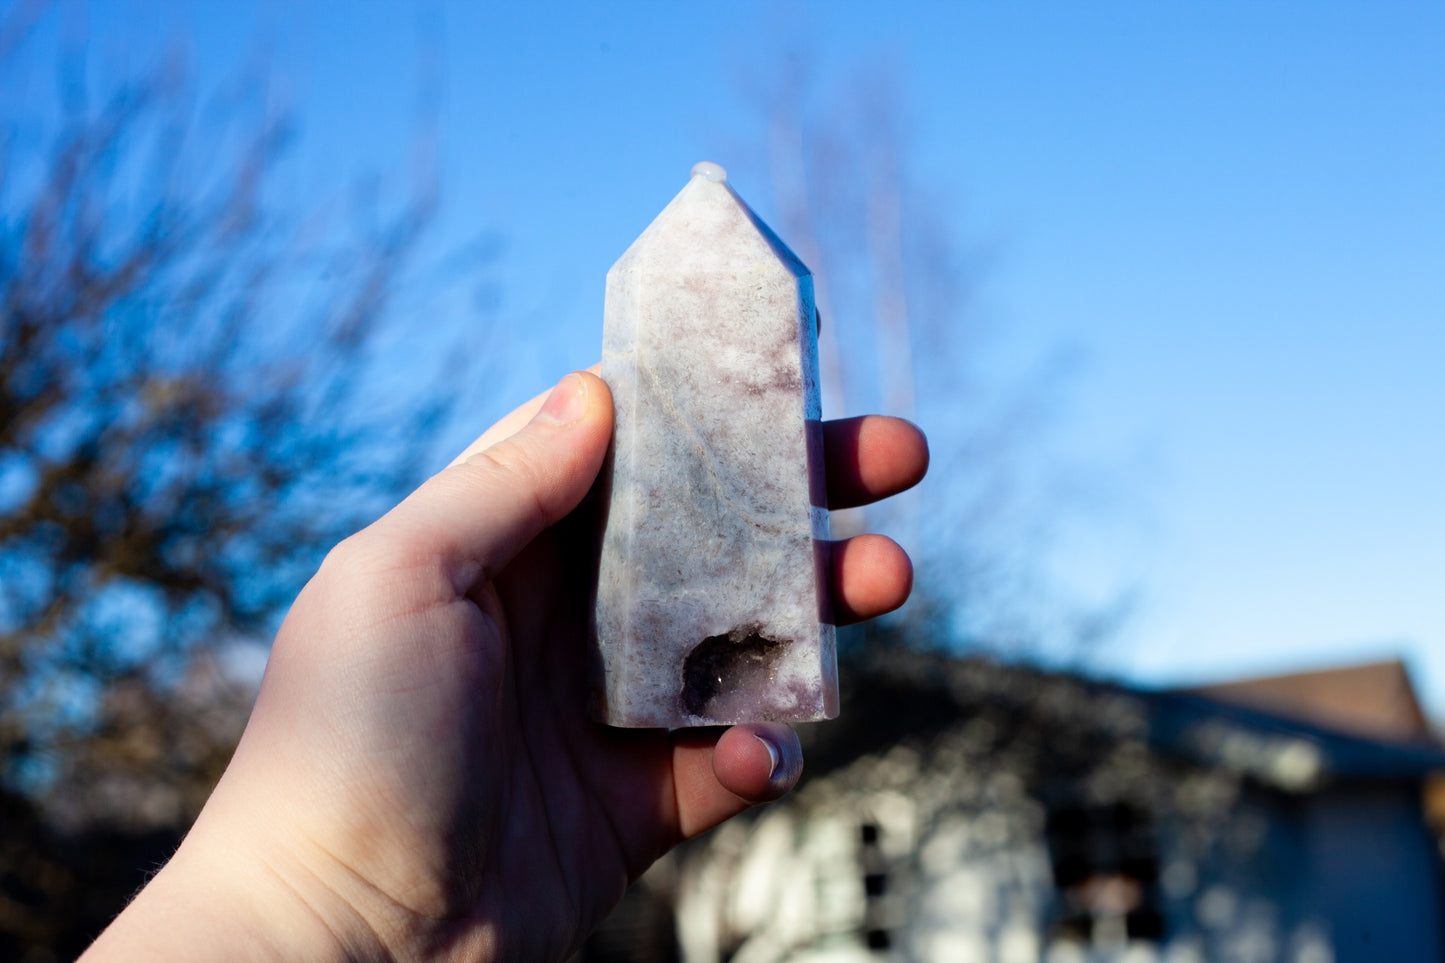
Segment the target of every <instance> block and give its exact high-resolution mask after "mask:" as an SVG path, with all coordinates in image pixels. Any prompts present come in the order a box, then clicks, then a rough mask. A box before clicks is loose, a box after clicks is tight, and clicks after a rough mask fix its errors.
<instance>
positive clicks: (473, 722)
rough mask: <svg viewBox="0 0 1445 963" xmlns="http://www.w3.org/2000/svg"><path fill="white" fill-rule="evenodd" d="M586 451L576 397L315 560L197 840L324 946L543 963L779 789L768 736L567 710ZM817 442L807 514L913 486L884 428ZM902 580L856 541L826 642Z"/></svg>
mask: <svg viewBox="0 0 1445 963" xmlns="http://www.w3.org/2000/svg"><path fill="white" fill-rule="evenodd" d="M579 377H580V376H579ZM583 384H584V385H592V386H595V387H594V388H592V389H591V390H593V391H594V394H595V395H597V396H601V397H602V398H604V399H605V389H602V390H598V389H601V382H600V381H597V380H596V379H586V378H585V377H583ZM559 390H560V389H559ZM539 424H540V425H541V427H537V426H538V425H539ZM870 426H871V428H870ZM609 428H610V411H609V409H608V408H607V407H605V406H602V405H601V404H600V403H598V402H597V398H596V397H594V398H593V403H592V405H591V407H590V408H588V409H587V413H586V414H585V415H584V416H581V417H578V418H576V419H574V420H573V421H572V422H568V423H566V424H565V425H563V426H561V427H557V426H553V425H548V424H547V423H545V421H544V420H542V419H541V418H539V419H534V420H533V421H531V422H528V427H527V428H525V429H523V430H522V431H521V432H519V433H518V434H517V435H515V436H513V438H509V439H508V440H507V441H504V442H501V443H500V444H499V445H497V446H496V447H488V448H486V449H485V450H483V451H482V452H481V453H480V454H479V453H477V452H472V453H471V456H470V457H469V458H468V459H466V460H465V462H464V463H463V464H462V465H461V467H460V468H458V469H456V470H455V471H453V470H449V471H448V472H445V473H443V474H442V475H440V476H438V477H437V478H435V479H433V480H432V482H429V483H428V485H427V486H424V487H423V489H421V490H419V491H418V493H416V494H415V495H413V496H412V498H410V499H408V500H407V501H406V502H404V503H403V504H402V505H401V506H399V507H398V508H397V509H396V510H395V511H393V512H392V513H390V514H389V515H388V516H387V517H385V518H383V519H382V520H380V521H379V522H378V523H376V524H375V525H373V526H372V527H371V528H370V529H368V530H367V532H363V533H361V534H360V535H358V536H356V537H354V538H353V539H350V540H348V541H347V542H346V543H343V544H342V545H341V546H339V547H338V548H337V549H336V550H335V551H333V553H332V555H331V556H329V557H328V559H327V562H326V563H325V564H324V565H323V566H322V568H321V571H320V572H318V574H317V576H316V578H314V579H313V580H312V582H311V583H310V584H309V585H308V586H307V587H306V589H305V590H304V591H303V592H302V595H301V597H300V598H298V600H297V603H296V605H295V606H294V607H293V610H292V612H291V614H290V616H288V618H287V621H286V624H285V625H284V626H283V628H282V630H281V632H280V634H279V635H278V637H277V641H276V644H275V646H274V648H273V651H272V658H271V662H270V664H269V665H268V668H267V676H266V680H265V682H264V683H263V686H262V691H261V694H260V696H259V698H258V700H257V705H256V710H255V712H254V713H253V716H252V719H251V723H250V725H248V727H247V732H246V734H245V736H244V737H243V739H242V742H241V745H240V747H239V748H238V750H237V753H236V757H235V760H234V761H233V764H232V767H231V769H230V770H228V772H227V776H226V778H225V779H223V781H222V783H221V786H220V787H218V790H217V792H216V794H215V796H213V798H212V801H211V802H210V803H208V805H207V812H206V813H203V814H202V820H201V822H200V823H198V830H201V832H199V833H198V835H204V836H214V835H217V833H216V832H208V831H206V830H205V828H204V827H203V824H207V823H210V824H214V825H215V827H217V829H219V828H221V827H225V829H226V831H228V832H232V833H234V832H235V831H236V829H237V828H241V829H242V830H243V831H244V830H245V829H247V828H249V829H250V831H252V832H253V833H254V835H255V838H256V840H258V842H257V843H256V844H255V845H254V847H253V848H254V850H255V851H256V852H257V853H258V854H259V858H260V859H261V860H262V861H263V862H268V865H269V868H270V869H271V871H272V872H273V873H275V875H277V876H284V877H286V883H287V885H288V887H289V888H291V889H294V890H297V891H298V892H303V891H308V888H309V889H310V890H311V891H319V892H320V893H321V894H322V895H321V898H320V902H321V903H323V904H324V905H325V908H324V909H322V910H318V911H317V914H316V915H318V916H322V917H324V918H325V923H326V925H327V927H328V928H329V929H331V930H332V931H334V932H335V931H340V930H343V929H347V927H348V926H349V925H350V928H351V929H353V930H354V929H355V928H356V927H355V926H354V925H352V924H355V923H356V922H357V921H361V922H362V923H364V927H363V928H366V929H369V931H370V932H371V933H372V934H373V936H374V938H375V942H376V943H377V944H379V948H380V949H382V950H384V951H385V952H386V953H388V954H390V955H391V956H394V957H398V958H413V957H416V958H419V957H438V956H444V957H455V958H468V959H471V958H477V959H486V958H493V959H495V958H514V959H547V958H555V959H560V958H564V957H565V956H566V954H567V953H568V952H570V951H571V950H572V949H575V947H576V946H577V944H578V943H580V941H581V939H582V938H583V937H585V935H586V934H587V932H588V931H590V929H591V928H592V927H593V926H594V925H595V924H596V923H597V922H598V921H599V920H600V919H601V917H602V916H603V915H604V914H605V913H606V912H607V910H608V909H610V908H611V907H612V906H613V905H614V904H615V903H616V901H617V899H618V898H620V896H621V894H622V891H623V890H624V888H625V887H626V885H627V884H628V882H630V881H631V880H632V879H634V878H636V876H637V875H638V874H639V873H640V872H641V871H642V870H643V869H645V868H646V867H647V866H648V865H649V864H650V863H651V862H652V861H653V860H654V859H655V858H657V857H658V856H659V855H661V854H662V853H664V852H665V851H666V850H667V849H669V848H670V847H671V846H672V845H674V844H675V843H676V842H678V841H679V840H680V839H682V838H685V837H687V836H691V835H695V834H696V833H698V832H701V831H703V830H705V829H707V828H709V827H711V826H713V825H715V824H716V823H718V822H720V821H721V820H723V819H725V818H727V817H728V816H730V815H733V814H734V813H736V812H738V811H740V810H741V809H743V808H745V807H746V806H747V805H749V804H750V802H756V801H761V800H763V799H767V798H772V797H774V796H776V795H778V794H780V793H781V792H783V791H785V790H786V789H787V788H789V786H790V785H791V783H792V782H793V781H794V780H795V779H796V776H797V772H798V770H799V769H800V767H801V754H800V750H799V749H798V745H797V740H796V736H795V735H793V734H792V732H791V730H789V729H787V728H786V727H784V726H777V725H771V726H770V725H754V726H737V727H734V728H732V729H729V730H727V731H725V732H720V731H718V730H689V731H685V732H682V733H672V734H669V733H667V732H663V731H660V730H618V729H609V728H607V727H604V726H600V725H597V724H595V723H593V722H591V721H590V720H589V719H588V718H587V715H586V713H585V712H584V711H583V710H584V706H585V700H586V692H585V688H586V685H587V673H586V671H584V667H585V665H586V659H587V652H586V646H587V641H586V640H587V622H588V604H589V599H590V596H591V592H590V579H591V577H592V571H591V565H592V555H593V547H592V538H591V524H590V518H589V517H588V515H587V512H586V510H585V509H584V510H583V511H580V512H572V509H573V508H574V507H575V506H576V505H577V503H578V501H579V500H580V499H581V498H582V495H583V493H585V491H586V490H587V486H588V485H589V484H590V483H591V480H592V479H593V478H594V477H595V475H596V472H597V468H598V465H599V464H600V461H601V457H602V454H603V453H604V452H605V450H606V440H607V436H608V431H609ZM529 432H530V435H529ZM569 433H570V434H569ZM825 435H826V437H827V439H828V440H827V447H828V460H829V500H830V503H832V505H833V507H841V506H844V505H850V504H861V503H865V502H867V501H872V500H874V499H876V498H878V497H882V496H883V495H887V494H891V493H893V492H895V491H899V490H902V489H903V488H906V487H908V485H910V484H912V483H913V482H914V481H916V480H917V477H919V476H921V474H922V472H923V469H924V467H925V466H926V461H927V451H926V446H925V444H924V442H923V440H922V436H921V435H919V434H918V432H917V430H916V429H913V428H912V427H911V426H908V425H906V423H903V422H897V421H896V420H893V419H861V420H854V421H853V422H850V423H838V424H836V425H834V426H829V427H828V429H827V431H826V432H825ZM579 436H580V440H579ZM870 438H871V441H870V440H869V439H870ZM516 439H521V440H520V441H517V440H516ZM484 440H485V438H484ZM548 445H551V446H552V449H551V450H550V451H545V450H543V449H544V448H545V446H548ZM505 446H510V448H506V450H505V451H504V450H502V449H503V448H504V447H505ZM539 452H540V454H539ZM544 455H545V456H546V457H543V456H544ZM554 463H555V464H556V465H560V466H561V467H558V468H555V470H549V471H541V470H537V469H536V468H535V466H536V465H538V464H541V465H544V466H550V465H553V464H554ZM528 465H532V466H533V467H532V468H528V467H527V466H528ZM519 466H521V467H519ZM476 506H491V507H492V509H493V510H492V511H490V512H487V511H485V510H483V512H482V514H480V515H479V514H478V511H477V508H476ZM569 512H571V514H570V515H569V514H568V513H569ZM908 571H909V569H908V563H907V558H906V556H905V555H903V553H902V551H901V550H900V549H899V548H898V547H897V546H896V545H894V544H893V543H892V542H890V541H888V540H887V539H884V538H882V537H881V536H860V537H858V538H855V539H852V540H850V541H849V542H845V543H840V545H839V546H837V547H836V548H835V551H834V565H833V569H832V578H833V586H832V592H833V596H834V600H835V606H834V607H835V621H838V622H839V623H840V624H841V623H844V622H848V621H853V620H856V619H859V618H867V617H871V616H872V615H876V614H879V613H881V612H884V611H888V610H889V609H891V608H894V607H896V606H897V605H899V604H901V603H902V601H903V600H904V598H905V597H906V596H907V593H908V586H909V575H908ZM491 572H495V573H496V574H495V577H492V578H488V577H487V576H488V574H489V573H491ZM760 739H765V740H766V742H767V744H766V745H765V744H764V742H763V741H760ZM770 747H771V750H772V751H771V752H770ZM775 760H781V762H782V767H781V771H780V772H778V773H775V772H773V771H772V770H773V769H774V768H776V767H775V766H774V761H775ZM771 777H776V778H771ZM258 800H259V801H260V804H259V805H258ZM318 884H319V885H318ZM313 901H314V900H313ZM338 907H340V908H339V909H338ZM372 948H373V949H375V948H377V947H372ZM353 955H356V954H353Z"/></svg>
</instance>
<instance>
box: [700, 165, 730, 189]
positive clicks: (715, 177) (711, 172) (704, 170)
mask: <svg viewBox="0 0 1445 963" xmlns="http://www.w3.org/2000/svg"><path fill="white" fill-rule="evenodd" d="M692 176H693V177H703V178H706V179H707V180H710V181H714V182H716V183H719V184H721V183H722V182H723V181H725V180H727V179H728V172H727V171H725V170H723V166H722V165H721V164H714V163H713V162H712V161H698V162H697V163H696V164H693V165H692Z"/></svg>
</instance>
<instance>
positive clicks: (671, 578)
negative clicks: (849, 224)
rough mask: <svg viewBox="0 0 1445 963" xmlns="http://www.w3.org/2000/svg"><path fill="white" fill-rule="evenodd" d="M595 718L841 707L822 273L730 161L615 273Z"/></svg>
mask: <svg viewBox="0 0 1445 963" xmlns="http://www.w3.org/2000/svg"><path fill="white" fill-rule="evenodd" d="M603 328H604V331H603V344H602V378H603V380H605V381H606V382H607V384H608V386H609V387H610V388H611V389H612V398H613V404H614V406H615V412H616V428H615V433H614V436H613V447H612V453H611V457H610V462H609V465H608V466H607V467H606V468H604V486H603V494H604V499H603V501H604V506H605V508H604V511H605V526H604V529H603V534H602V549H601V562H600V569H599V573H598V580H597V596H596V607H595V611H594V618H595V638H594V642H595V646H596V649H595V655H596V657H597V660H598V663H599V665H600V672H601V675H602V679H601V680H600V684H599V686H598V694H599V696H600V700H599V701H600V705H598V706H596V707H595V714H596V715H597V717H598V718H599V719H601V720H602V721H604V722H606V723H608V724H610V725H614V726H668V727H676V726H699V725H716V724H724V723H734V722H759V721H764V720H775V721H784V722H803V721H808V720H814V719H825V718H830V717H832V716H834V715H836V714H837V712H838V681H837V666H836V656H835V641H834V628H833V626H832V624H831V619H832V615H831V610H830V606H829V603H828V599H827V591H826V590H827V584H828V582H827V574H826V569H827V561H826V560H827V538H828V513H827V509H826V497H825V488H824V477H823V436H822V428H821V423H820V421H819V418H820V410H819V401H818V353H817V345H818V343H817V313H816V311H815V308H814V305H813V278H812V275H811V274H810V273H809V272H808V269H807V268H806V267H804V266H803V263H802V262H801V261H799V260H798V258H797V256H796V255H794V254H793V252H792V251H790V250H788V248H787V246H786V245H785V244H783V242H782V241H781V240H779V239H778V236H777V235H776V234H774V233H773V232H772V231H771V230H770V229H769V228H768V226H767V225H766V224H764V223H763V222H762V221H761V220H759V219H758V216H757V215H756V214H754V213H753V212H752V211H751V210H750V209H749V208H748V206H747V205H746V204H745V203H743V201H742V199H741V198H740V197H738V196H737V194H735V193H733V190H732V188H731V187H729V186H728V183H727V175H726V173H725V172H724V171H723V169H722V168H721V167H719V166H717V165H716V164H710V163H701V164H698V165H697V166H696V167H694V168H693V171H692V177H691V179H690V180H689V181H688V184H687V186H686V187H684V188H683V189H682V191H681V192H680V193H679V194H678V195H677V197H675V198H673V200H672V203H670V204H668V205H667V207H666V208H665V209H664V210H663V212H662V213H661V214H659V215H658V216H657V219H656V220H654V221H653V222H652V224H650V225H649V226H648V228H647V229H646V230H645V231H643V232H642V235H641V236H640V237H639V238H638V239H637V240H636V241H634V242H633V244H632V246H631V247H629V248H628V249H627V251H626V253H624V254H623V255H622V257H621V259H619V260H618V262H617V263H616V264H615V265H613V267H612V270H611V271H609V272H608V274H607V306H606V310H605V313H604V324H603Z"/></svg>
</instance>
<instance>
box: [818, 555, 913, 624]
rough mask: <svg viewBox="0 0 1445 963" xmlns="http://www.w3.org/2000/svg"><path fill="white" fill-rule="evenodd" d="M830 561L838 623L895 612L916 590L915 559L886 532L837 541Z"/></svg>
mask: <svg viewBox="0 0 1445 963" xmlns="http://www.w3.org/2000/svg"><path fill="white" fill-rule="evenodd" d="M830 563H831V564H830V566H829V568H830V572H829V575H830V578H831V580H832V585H831V589H832V593H831V594H832V599H833V618H834V622H835V624H837V625H850V624H852V623H854V622H860V621H862V620H864V619H871V618H875V617H877V616H879V615H885V614H887V613H889V612H892V611H893V610H894V609H896V608H898V607H899V606H901V605H902V604H903V603H904V602H906V601H908V596H909V594H910V593H911V592H912V591H913V560H912V559H910V558H909V557H908V553H907V552H905V551H904V550H903V547H902V546H900V545H899V544H898V543H897V542H895V541H894V540H893V539H891V538H889V537H888V536H887V535H879V534H876V533H871V532H870V533H867V534H863V535H855V536H853V537H852V538H849V539H846V540H844V541H841V542H834V543H833V545H832V550H831V555H830Z"/></svg>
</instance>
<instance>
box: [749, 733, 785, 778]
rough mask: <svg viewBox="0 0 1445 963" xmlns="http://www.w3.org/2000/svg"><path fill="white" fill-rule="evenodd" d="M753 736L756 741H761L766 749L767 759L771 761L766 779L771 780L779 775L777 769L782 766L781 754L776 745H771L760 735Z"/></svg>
mask: <svg viewBox="0 0 1445 963" xmlns="http://www.w3.org/2000/svg"><path fill="white" fill-rule="evenodd" d="M753 738H755V739H757V740H758V742H761V743H762V744H763V746H764V747H766V748H767V750H768V759H769V760H771V761H772V766H771V767H770V768H769V769H768V781H769V782H771V781H772V780H774V779H777V778H778V776H780V775H781V773H780V772H779V770H780V769H782V768H783V754H782V752H780V751H779V750H778V747H777V746H775V745H773V744H772V743H771V742H769V741H768V740H766V739H764V738H763V737H762V736H754V737H753Z"/></svg>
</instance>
